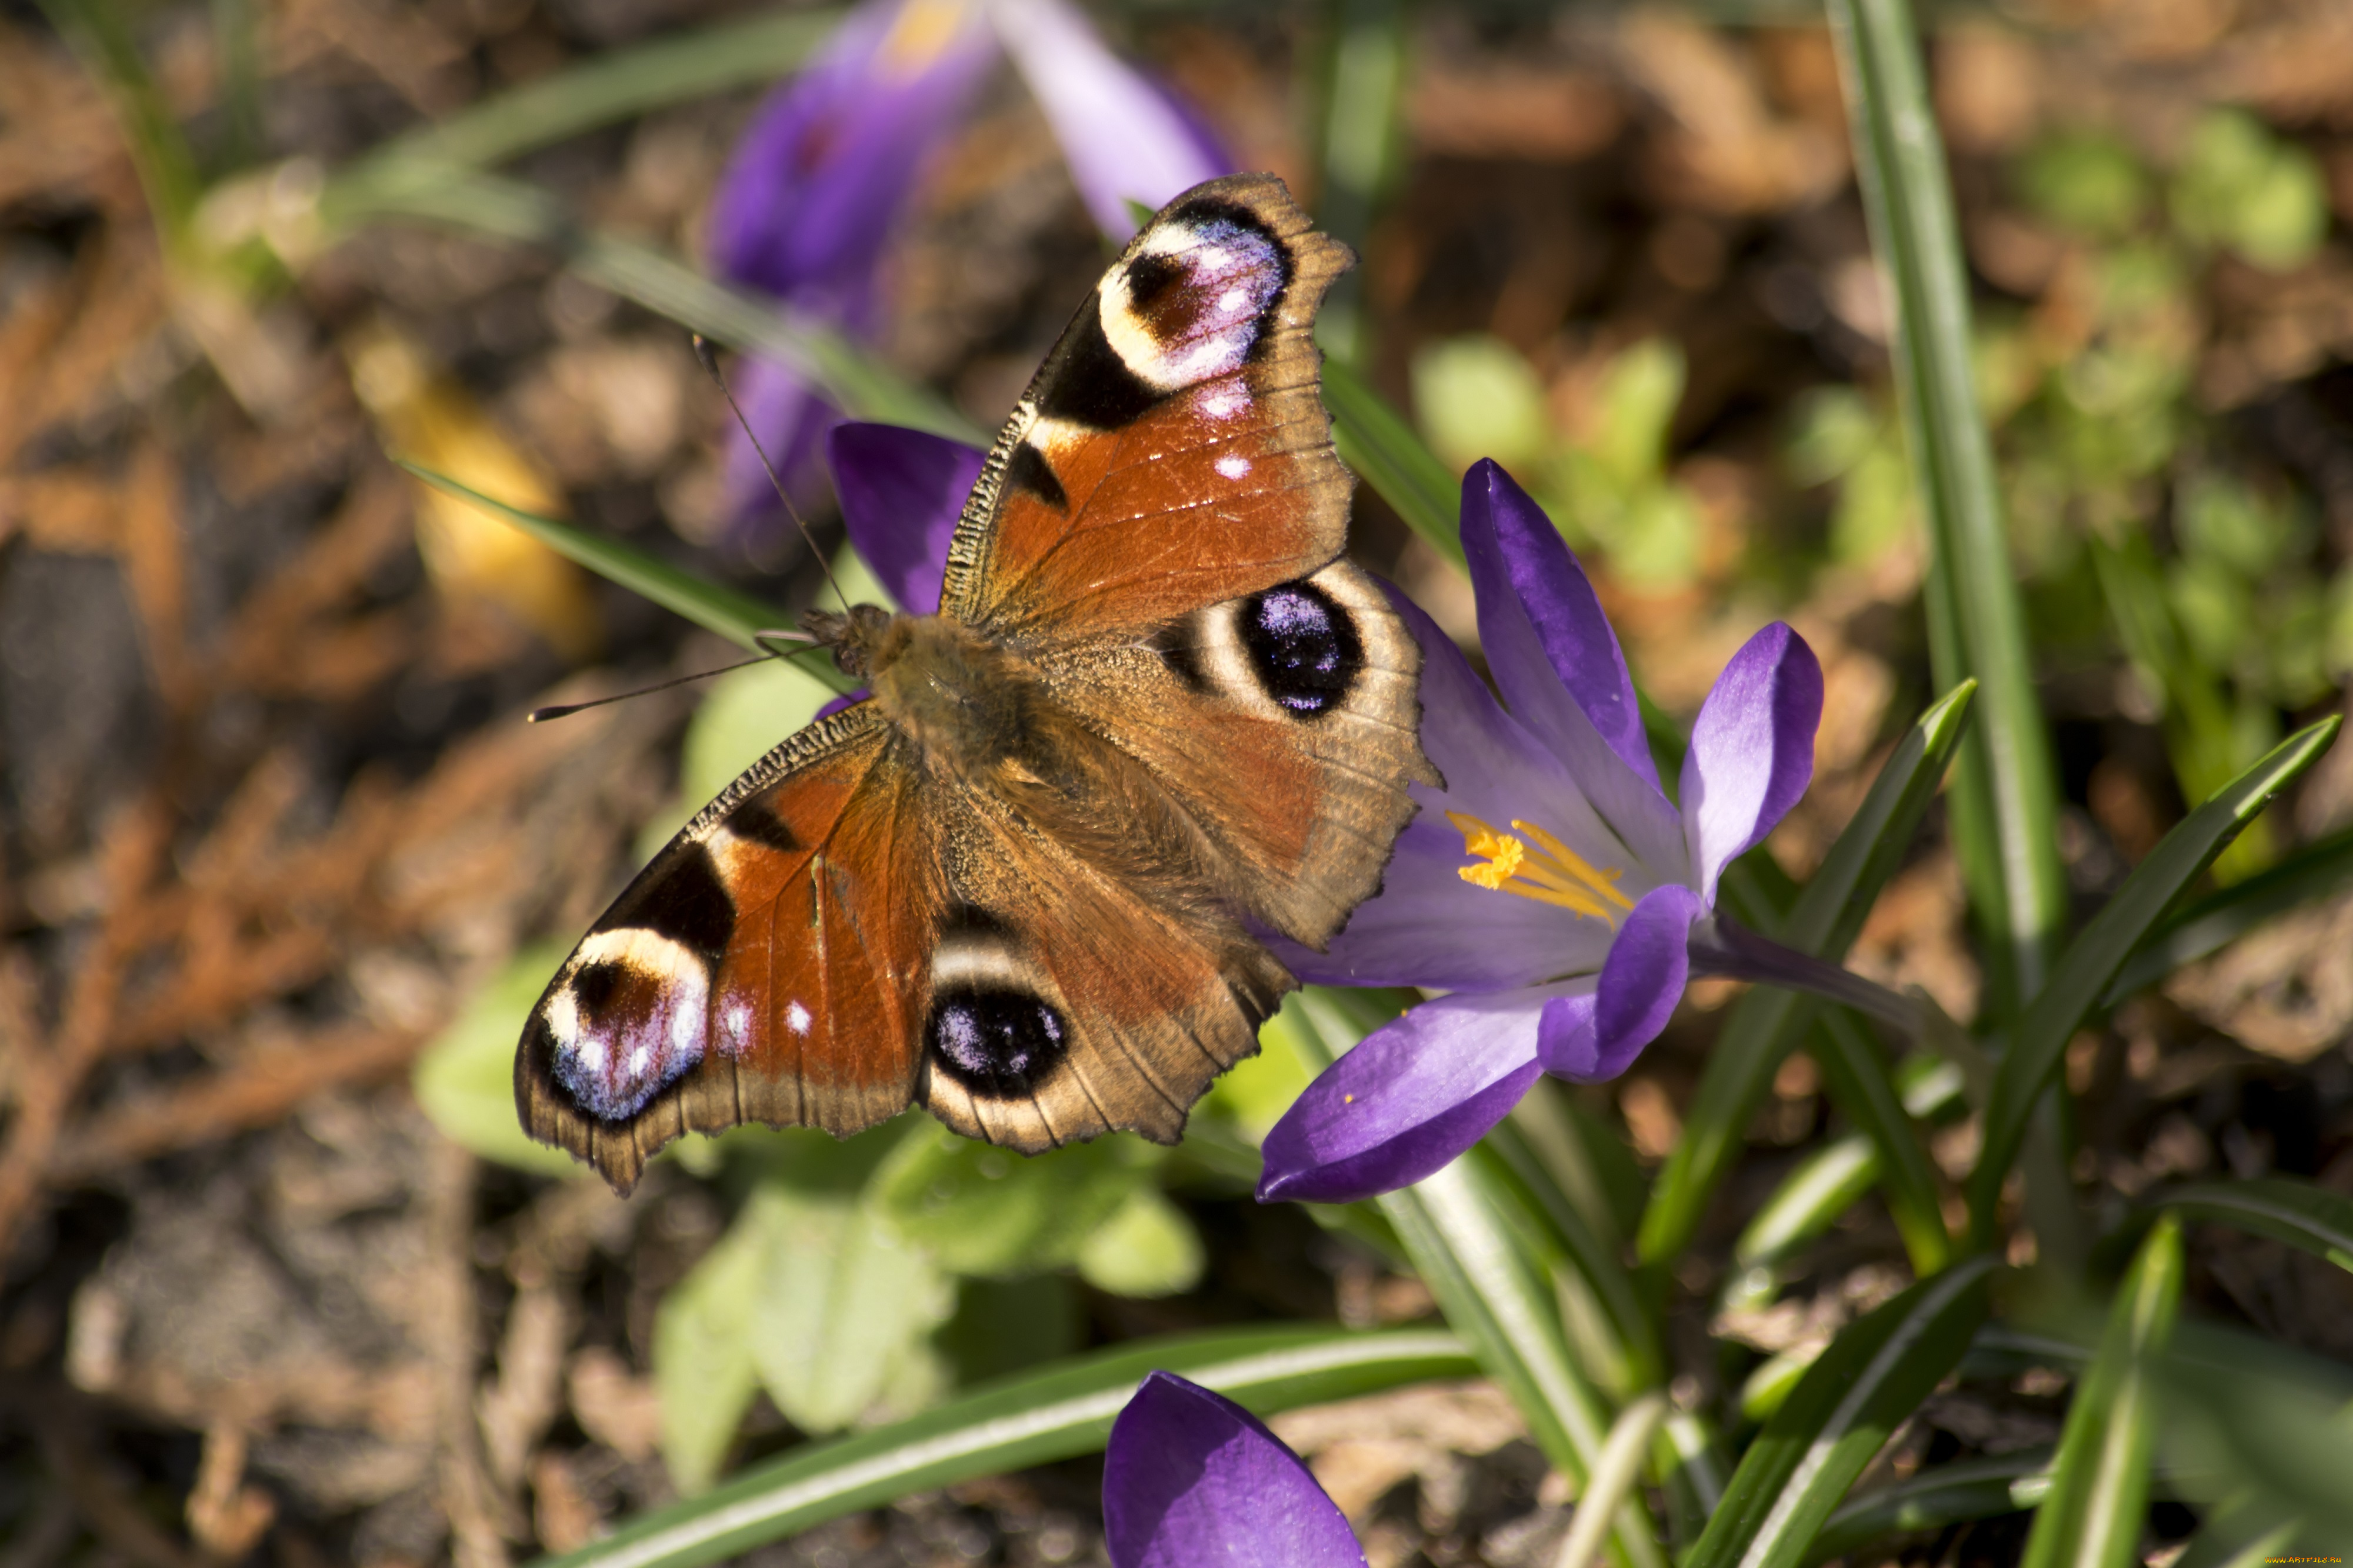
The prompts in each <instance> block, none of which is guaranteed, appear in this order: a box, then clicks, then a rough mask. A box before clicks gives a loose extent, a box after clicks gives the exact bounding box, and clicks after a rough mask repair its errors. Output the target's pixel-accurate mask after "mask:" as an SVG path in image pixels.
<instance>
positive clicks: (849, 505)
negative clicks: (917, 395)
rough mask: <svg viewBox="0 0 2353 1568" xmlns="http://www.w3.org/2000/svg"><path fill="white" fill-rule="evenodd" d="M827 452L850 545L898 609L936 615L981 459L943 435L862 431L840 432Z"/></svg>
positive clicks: (833, 433)
mask: <svg viewBox="0 0 2353 1568" xmlns="http://www.w3.org/2000/svg"><path fill="white" fill-rule="evenodd" d="M825 453H826V458H827V461H828V463H830V464H831V466H832V468H833V490H834V494H835V495H837V496H839V497H840V498H841V521H842V524H843V526H844V527H845V528H847V529H848V530H849V542H850V543H851V544H852V545H853V546H855V547H856V549H857V551H858V553H859V554H860V556H862V557H864V559H865V562H866V564H867V565H869V566H871V567H872V568H873V570H874V575H875V576H876V577H878V578H880V579H881V584H882V586H884V587H885V588H888V589H889V590H890V591H891V596H892V598H893V599H896V600H897V601H898V602H899V607H900V608H901V609H902V610H905V611H906V612H907V613H908V614H909V615H912V616H929V615H934V614H936V613H937V612H938V610H939V607H940V584H941V581H942V580H943V579H944V577H945V575H946V574H947V563H948V541H949V540H951V539H952V538H954V537H955V525H956V519H957V518H958V517H959V516H961V515H962V514H963V512H964V502H965V497H966V496H968V495H970V494H971V493H972V485H973V481H974V480H975V479H978V478H979V477H980V466H981V464H982V462H983V461H984V460H985V459H984V456H983V454H982V453H980V452H979V451H977V450H976V449H975V448H973V447H967V446H965V444H964V443H963V442H961V441H951V440H949V439H947V438H946V437H944V436H933V435H928V434H926V433H925V432H923V431H921V430H909V429H904V428H902V426H896V425H862V424H843V425H837V426H834V427H833V428H832V429H831V430H830V431H828V433H827V435H826V438H825Z"/></svg>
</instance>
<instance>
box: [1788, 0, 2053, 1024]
mask: <svg viewBox="0 0 2353 1568" xmlns="http://www.w3.org/2000/svg"><path fill="white" fill-rule="evenodd" d="M1829 14H1830V21H1831V37H1832V38H1833V40H1834V41H1835V43H1836V46H1837V48H1838V56H1839V63H1840V68H1841V75H1842V77H1843V79H1844V81H1845V84H1846V95H1847V109H1848V115H1849V120H1850V122H1851V125H1852V140H1853V142H1854V153H1855V172H1856V175H1857V178H1858V179H1859V181H1860V183H1861V184H1862V198H1863V211H1864V213H1865V215H1866V216H1867V217H1868V219H1869V221H1870V225H1871V231H1872V237H1873V244H1874V248H1875V249H1876V251H1877V253H1878V257H1879V259H1880V262H1881V264H1882V265H1883V267H1884V268H1886V270H1887V275H1888V279H1889V281H1890V282H1891V283H1892V285H1893V286H1894V303H1895V315H1896V332H1895V345H1894V347H1895V363H1896V371H1897V385H1898V387H1899V389H1900V391H1901V401H1902V404H1903V408H1904V426H1905V439H1906V445H1907V447H1908V448H1909V450H1910V452H1911V456H1912V461H1913V465H1914V469H1915V473H1916V474H1917V475H1918V476H1919V480H1920V485H1921V489H1922V491H1923V500H1925V502H1926V513H1927V517H1928V531H1929V537H1930V543H1931V547H1932V548H1931V556H1930V559H1931V565H1930V569H1929V574H1928V575H1929V582H1928V585H1927V591H1926V599H1927V607H1928V618H1929V654H1930V662H1931V665H1932V667H1933V668H1934V669H1935V671H1936V680H1937V683H1938V684H1939V685H1950V684H1952V683H1954V682H1956V681H1958V680H1960V679H1964V678H1975V679H1978V680H1980V681H1982V682H1983V683H1984V687H1985V689H1984V693H1983V696H1982V703H1983V706H1984V712H1983V713H1982V715H1981V716H1980V718H1979V722H1978V729H1977V733H1976V734H1975V735H1974V736H1973V737H1972V738H1971V740H1970V742H1969V743H1968V745H1967V746H1966V747H1965V748H1964V751H1963V765H1962V767H1961V769H1960V771H1959V773H1958V775H1957V777H1956V778H1955V780H1954V791H1955V796H1956V799H1955V802H1954V811H1953V814H1952V823H1953V838H1954V848H1955V852H1956V853H1957V855H1958V856H1959V858H1960V859H1961V862H1962V866H1963V869H1964V872H1965V874H1966V875H1967V876H1968V885H1969V891H1970V894H1971V897H1972V899H1973V900H1974V901H1975V902H1976V904H1977V906H1978V910H1977V912H1978V917H1979V918H1980V919H1981V920H1983V921H1986V922H1987V926H1988V929H1989V931H1991V932H1992V934H1993V937H1994V942H1995V951H1996V952H1997V954H1998V956H1999V959H2000V962H1998V963H1997V964H1996V965H1995V967H1996V969H1997V971H1998V978H1997V989H1998V990H2002V989H2009V990H2010V994H2013V995H2015V996H2020V997H2023V996H2029V995H2032V994H2034V993H2035V992H2036V991H2038V990H2040V989H2041V988H2042V975H2043V973H2044V972H2045V969H2046V967H2047V965H2048V963H2049V956H2050V953H2051V952H2052V949H2053V947H2054V946H2055V944H2056V943H2057V942H2058V940H2059V938H2060V936H2061V935H2062V927H2063V922H2064V921H2065V919H2066V915H2067V882H2066V877H2065V874H2064V872H2063V870H2062V868H2061V867H2060V864H2059V852H2058V773H2057V770H2056V769H2055V768H2054V767H2053V765H2052V755H2051V738H2050V733H2049V731H2047V730H2046V728H2045V727H2044V724H2043V718H2042V703H2041V700H2039V699H2038V697H2037V696H2036V694H2035V689H2034V678H2033V667H2032V664H2031V659H2030V658H2029V654H2028V649H2027V643H2026V623H2025V616H2024V613H2023V611H2022V610H2021V607H2020V605H2019V597H2018V588H2017V584H2016V582H2015V580H2014V578H2013V576H2012V573H2011V569H2010V550H2009V542H2008V539H2007V537H2006V533H2005V530H2004V527H2003V523H2002V509H2001V492H2000V485H1999V483H1998V481H1997V479H1996V478H1995V474H1994V467H1993V451H1992V444H1991V441H1990V439H1989V437H1988V435H1987V432H1986V426H1985V420H1984V417H1983V416H1981V415H1980V414H1979V412H1978V397H1977V384H1976V377H1975V374H1974V373H1973V371H1972V367H1971V363H1970V355H1969V297H1968V268H1967V265H1966V264H1965V262H1964V261H1963V258H1962V254H1961V242H1960V232H1959V223H1958V219H1957V216H1956V213H1955V210H1954V205H1953V194H1952V187H1951V184H1950V183H1949V181H1948V179H1947V173H1946V168H1945V151H1944V142H1943V140H1942V138H1941V137H1940V136H1939V135H1938V133H1937V130H1936V114H1935V111H1934V110H1933V109H1932V107H1931V106H1930V103H1929V98H1928V88H1927V82H1926V77H1925V74H1924V72H1923V70H1922V68H1921V56H1920V40H1919V36H1918V33H1917V31H1916V29H1915V26H1914V23H1913V19H1912V13H1911V7H1910V6H1909V5H1907V4H1906V3H1905V0H1829ZM2004 979H2006V980H2008V981H2009V983H2010V984H2009V986H2008V987H2004V986H2003V985H2002V984H2001V981H2002V980H2004Z"/></svg>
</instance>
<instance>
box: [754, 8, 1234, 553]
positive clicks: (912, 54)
mask: <svg viewBox="0 0 2353 1568" xmlns="http://www.w3.org/2000/svg"><path fill="white" fill-rule="evenodd" d="M1000 48H1002V49H1003V50H1004V52H1006V53H1008V54H1009V55H1010V56H1011V57H1012V58H1013V60H1014V62H1015V64H1016V65H1017V66H1018V67H1019V68H1020V69H1021V71H1022V73H1023V76H1024V77H1025V79H1027V80H1028V81H1029V85H1030V89H1031V90H1032V92H1033V93H1034V94H1035V95H1036V96H1037V98H1038V100H1039V104H1040V106H1041V107H1042V108H1043V109H1044V110H1045V111H1046V116H1047V119H1048V121H1049V122H1050V123H1051V124H1052V126H1053V128H1054V131H1055V133H1056V135H1057V137H1058V138H1059V139H1060V141H1061V142H1062V145H1063V148H1064V150H1065V153H1066V155H1067V156H1068V158H1069V159H1070V163H1071V174H1072V175H1073V176H1074V178H1075V179H1076V181H1077V183H1078V185H1079V189H1080V193H1081V195H1083V196H1084V198H1085V199H1086V203H1087V210H1088V211H1089V212H1090V213H1092V215H1093V216H1094V217H1095V220H1096V221H1097V223H1099V224H1101V225H1102V226H1103V229H1104V231H1105V232H1106V233H1107V234H1111V235H1113V236H1114V237H1118V238H1121V239H1124V238H1125V237H1126V236H1127V234H1128V232H1129V230H1130V229H1131V228H1132V227H1133V222H1132V220H1131V218H1130V216H1129V213H1128V205H1127V204H1128V203H1129V202H1131V201H1134V202H1141V203H1143V204H1145V205H1147V206H1152V207H1157V206H1159V205H1162V204H1164V203H1165V202H1166V201H1168V200H1169V199H1170V198H1171V197H1173V196H1175V195H1177V193H1179V192H1181V191H1184V190H1187V189H1188V188H1190V187H1191V186H1193V185H1196V184H1199V183H1200V182H1201V181H1203V180H1207V179H1212V178H1214V177H1216V176H1217V175H1219V174H1229V173H1230V172H1231V165H1230V163H1229V160H1228V159H1227V158H1226V156H1225V154H1224V153H1222V152H1220V151H1219V149H1218V148H1217V146H1216V145H1215V143H1214V142H1212V141H1211V140H1210V139H1209V138H1208V136H1206V135H1205V134H1204V133H1203V132H1201V131H1200V129H1199V127H1198V124H1197V123H1196V122H1195V121H1192V120H1190V119H1189V118H1188V117H1187V115H1186V114H1185V112H1184V111H1183V110H1181V109H1180V108H1179V107H1178V106H1177V105H1176V102H1175V100H1173V99H1171V98H1170V97H1169V96H1168V95H1167V94H1166V92H1165V91H1164V90H1163V89H1160V88H1159V87H1157V86H1155V84H1153V83H1152V82H1151V81H1149V80H1148V79H1145V77H1143V76H1141V75H1140V74H1138V73H1137V72H1136V71H1134V69H1132V68H1129V67H1128V66H1126V65H1124V64H1123V63H1122V62H1121V61H1120V60H1119V59H1118V58H1117V57H1115V56H1114V55H1113V54H1112V53H1111V52H1110V51H1109V50H1108V49H1107V48H1105V47H1103V41H1102V39H1101V38H1099V37H1096V36H1095V34H1094V32H1093V30H1092V27H1091V26H1089V25H1088V23H1087V21H1086V19H1085V17H1084V16H1082V14H1081V13H1080V12H1079V11H1077V10H1076V9H1074V8H1073V7H1072V6H1071V5H1068V4H1067V3H1066V0H866V3H865V4H862V5H858V6H857V7H855V8H854V9H852V10H851V11H850V13H849V16H847V17H845V18H844V19H843V21H842V23H841V26H839V28H838V29H837V30H836V32H835V33H834V35H833V37H831V38H830V39H828V42H827V45H826V47H825V48H824V50H823V51H822V52H821V53H820V54H819V55H818V58H816V59H815V60H814V61H812V62H811V64H810V65H809V67H808V68H807V69H806V70H803V71H802V72H801V73H800V74H799V75H797V76H796V77H795V78H794V79H792V80H791V81H789V82H786V84H785V85H784V86H782V87H780V88H779V89H776V92H775V93H773V94H771V95H770V97H769V99H768V101H767V102H766V104H765V106H763V108H762V109H761V110H760V112H759V113H758V115H757V116H756V117H755V118H754V121H753V122H752V126H751V129H750V130H748V131H747V132H745V133H744V139H743V140H742V141H741V142H739V143H737V145H736V149H735V153H734V155H733V157H732V158H731V159H730V160H729V163H728V165H727V169H726V171H725V173H724V174H723V175H722V176H721V180H720V184H719V188H718V190H717V191H716V192H715V193H714V194H713V195H712V204H711V213H710V219H709V224H708V235H709V239H708V248H709V254H710V261H711V267H712V270H713V271H714V272H716V273H717V274H718V275H719V276H720V277H723V278H725V279H729V280H730V281H733V282H736V283H741V284H744V285H745V286H747V287H750V288H754V289H761V290H763V291H764V292H766V293H769V294H773V295H775V296H776V297H777V298H778V299H780V300H784V301H785V302H786V303H787V304H789V305H791V306H793V307H794V308H795V309H796V310H798V311H799V312H801V313H802V314H804V315H805V316H807V317H808V318H810V319H813V320H818V321H828V322H830V323H832V324H834V325H836V326H838V327H839V328H840V329H842V330H844V331H848V332H849V334H850V335H852V336H854V337H860V338H866V337H871V335H872V334H873V332H874V331H876V330H877V328H878V327H879V325H880V313H881V312H880V292H879V289H878V283H877V277H878V270H879V268H880V266H881V259H882V253H883V249H884V247H885V245H886V243H887V241H888V240H889V238H890V235H891V230H892V226H893V225H894V224H895V223H896V221H897V219H898V216H899V214H900V212H901V210H902V207H903V206H904V205H905V201H906V198H907V195H908V194H909V193H910V192H911V191H912V190H913V188H914V184H915V179H916V175H917V173H918V171H919V170H920V168H921V166H922V163H923V159H924V158H925V156H926V155H927V154H929V153H930V152H931V151H932V150H933V149H934V147H935V146H937V145H938V144H939V142H941V141H942V140H943V139H944V137H945V136H946V134H947V133H948V132H949V131H950V130H951V129H952V128H953V127H954V126H955V124H956V122H957V121H959V120H961V119H962V118H963V116H964V114H965V110H966V109H967V108H968V107H969V105H970V103H971V100H972V99H973V96H974V94H975V92H976V89H978V88H979V86H980V84H981V83H982V82H983V81H984V80H985V79H987V73H988V71H989V70H990V68H992V67H993V66H994V65H995V63H996V61H997V57H998V53H999V50H1000ZM736 391H737V399H738V401H739V402H740V403H741V404H742V405H743V408H744V416H745V419H746V421H747V422H748V423H749V424H750V425H751V426H752V428H753V430H754V433H756V434H757V435H758V437H759V438H760V444H761V445H762V446H763V447H765V448H766V450H767V453H768V456H769V458H771V459H772V460H773V461H774V462H775V464H776V472H777V473H778V474H779V475H780V476H782V477H783V478H784V479H785V480H786V484H787V485H788V486H795V485H796V480H797V477H798V476H800V475H801V474H803V473H805V472H806V470H807V463H808V459H809V458H811V457H813V456H814V454H815V452H816V449H817V446H818V441H819V440H820V438H821V437H823V435H824V432H825V431H826V429H827V428H828V427H829V426H831V425H832V424H834V423H835V422H836V421H837V420H838V419H839V417H840V416H839V414H838V413H837V412H836V411H835V410H834V409H833V408H832V407H831V406H830V405H828V404H827V403H826V402H825V401H824V400H823V399H822V398H821V397H819V396H818V395H817V393H816V392H815V391H814V389H812V388H811V387H810V385H809V384H807V382H806V381H804V380H803V379H802V378H801V377H800V376H799V375H798V374H797V373H796V372H794V371H793V370H792V369H791V368H790V367H788V366H786V365H784V364H781V363H777V362H776V361H773V360H765V359H759V358H753V359H750V360H747V361H746V362H745V363H744V367H743V369H742V371H741V373H740V374H739V376H738V378H737V389H736ZM726 496H727V500H726V504H727V509H728V512H729V515H731V516H733V517H735V518H738V519H743V520H754V519H765V518H769V517H771V516H772V515H773V514H774V512H775V510H776V503H775V502H774V500H772V499H771V494H770V490H769V489H768V481H767V476H766V475H765V472H764V471H763V470H762V468H761V465H760V461H759V458H758V456H757V454H756V453H754V451H753V450H752V447H751V445H750V443H749V442H747V441H745V440H744V439H743V438H742V437H740V436H739V437H734V438H732V439H731V442H730V445H729V448H728V456H727V464H726Z"/></svg>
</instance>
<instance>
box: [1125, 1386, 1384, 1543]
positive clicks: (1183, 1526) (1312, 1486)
mask: <svg viewBox="0 0 2353 1568" xmlns="http://www.w3.org/2000/svg"><path fill="white" fill-rule="evenodd" d="M1103 1536H1104V1545H1105V1546H1106V1547H1107V1548H1108V1549H1109V1551H1110V1553H1111V1560H1112V1564H1113V1568H1202V1565H1203V1564H1205V1563H1220V1564H1228V1563H1229V1564H1232V1568H1365V1553H1364V1550H1363V1549H1362V1548H1361V1547H1359V1546H1358V1545H1357V1544H1356V1536H1355V1535H1354V1534H1353V1533H1352V1532H1351V1531H1349V1529H1348V1521H1347V1520H1346V1518H1345V1517H1344V1516H1343V1515H1342V1514H1341V1512H1340V1510H1339V1509H1338V1508H1337V1507H1336V1506H1335V1505H1334V1503H1333V1501H1332V1500H1331V1499H1330V1498H1329V1497H1326V1496H1325V1495H1324V1489H1323V1488H1322V1487H1320V1486H1318V1485H1317V1484H1316V1482H1315V1478H1314V1475H1312V1474H1310V1473H1309V1471H1308V1468H1307V1467H1306V1466H1305V1465H1304V1464H1303V1463H1302V1462H1301V1461H1300V1458H1299V1456H1298V1455H1296V1454H1294V1453H1293V1452H1292V1451H1291V1450H1290V1448H1289V1447H1285V1446H1284V1444H1283V1441H1282V1438H1280V1437H1278V1436H1275V1435H1274V1434H1273V1433H1271V1432H1270V1431H1268V1430H1267V1429H1266V1427H1265V1426H1264V1425H1263V1424H1262V1423H1261V1422H1260V1420H1259V1419H1258V1417H1257V1416H1255V1415H1251V1414H1250V1412H1249V1411H1247V1410H1244V1409H1243V1408H1242V1407H1241V1406H1240V1405H1236V1404H1235V1403H1234V1402H1233V1401H1232V1400H1230V1399H1228V1398H1225V1397H1224V1396H1223V1395H1221V1394H1212V1393H1210V1392H1209V1391H1208V1389H1206V1388H1203V1387H1201V1386H1200V1385H1199V1384H1193V1383H1187V1381H1186V1380H1185V1379H1183V1378H1181V1377H1178V1376H1176V1374H1175V1373H1166V1372H1155V1373H1152V1374H1151V1375H1150V1376H1148V1377H1146V1378H1145V1380H1144V1385H1143V1386H1142V1387H1141V1388H1138V1389H1137V1390H1136V1391H1135V1397H1134V1398H1133V1399H1131V1400H1129V1401H1128V1402H1127V1407H1126V1408H1125V1409H1124V1410H1122V1411H1121V1412H1120V1413H1119V1418H1118V1419H1117V1420H1116V1421H1114V1422H1113V1423H1112V1428H1111V1446H1110V1447H1108V1448H1107V1449H1106V1450H1105V1451H1104V1454H1103Z"/></svg>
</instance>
